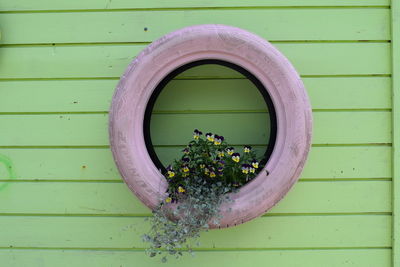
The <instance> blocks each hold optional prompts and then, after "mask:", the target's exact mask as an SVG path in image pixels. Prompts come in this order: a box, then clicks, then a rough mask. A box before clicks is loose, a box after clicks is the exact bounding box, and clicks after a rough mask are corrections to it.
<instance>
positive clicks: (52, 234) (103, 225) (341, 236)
mask: <svg viewBox="0 0 400 267" xmlns="http://www.w3.org/2000/svg"><path fill="white" fill-rule="evenodd" d="M148 226H149V223H148V222H145V221H144V218H137V217H58V216H56V217H54V216H46V217H37V216H2V217H1V220H0V228H1V229H7V231H3V233H2V238H1V239H0V247H10V246H12V247H68V248H111V247H114V248H142V247H143V246H144V244H143V242H142V239H141V236H142V235H143V234H144V233H146V231H147V229H148ZM371 229H373V230H371ZM200 241H201V247H202V248H216V249H218V248H287V247H293V248H302V247H307V248H309V247H329V248H332V247H360V248H362V247H389V246H390V245H391V216H389V215H344V216H343V215H335V216H272V217H261V218H258V219H255V220H253V221H250V222H247V223H245V224H242V225H239V226H237V227H233V228H228V229H223V230H213V231H210V232H207V233H204V234H203V235H202V237H201V239H200Z"/></svg>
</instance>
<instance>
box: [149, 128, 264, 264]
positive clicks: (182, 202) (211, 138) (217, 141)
mask: <svg viewBox="0 0 400 267" xmlns="http://www.w3.org/2000/svg"><path fill="white" fill-rule="evenodd" d="M260 167H261V166H259V161H258V160H257V158H256V154H255V152H254V151H252V150H251V147H250V146H245V147H244V150H243V154H242V155H240V153H237V152H235V151H234V148H233V147H230V146H229V145H228V144H227V143H226V142H225V140H224V137H223V136H218V135H214V134H212V133H207V134H206V135H205V138H204V137H203V135H202V132H200V131H199V130H197V129H196V130H195V131H194V140H193V141H191V142H189V144H188V146H187V147H186V148H185V149H184V150H183V156H182V157H181V158H180V159H179V160H175V161H174V163H173V164H172V165H170V166H168V167H167V169H166V173H165V177H166V179H167V181H168V189H167V193H168V197H167V198H166V199H164V200H162V201H161V203H160V205H159V207H158V208H157V209H155V210H154V211H153V217H152V218H150V221H151V229H150V232H149V233H148V234H145V235H144V236H143V241H145V242H149V243H150V248H149V249H148V250H147V253H148V254H149V256H151V257H154V256H156V255H162V261H163V262H165V261H166V260H167V258H166V256H167V255H174V256H176V257H179V256H181V255H182V252H183V251H189V252H191V253H192V243H193V242H194V241H195V239H196V238H198V237H199V235H200V232H201V231H204V230H205V231H206V230H208V229H209V227H210V225H209V224H210V223H211V224H213V225H218V224H219V221H220V219H221V215H220V209H219V208H220V206H221V204H222V203H224V202H229V201H231V200H230V199H229V195H227V194H226V193H229V192H234V191H236V190H238V189H239V188H240V186H242V185H244V184H245V183H247V182H249V181H250V180H252V179H253V178H254V177H255V176H256V174H257V170H258V169H260Z"/></svg>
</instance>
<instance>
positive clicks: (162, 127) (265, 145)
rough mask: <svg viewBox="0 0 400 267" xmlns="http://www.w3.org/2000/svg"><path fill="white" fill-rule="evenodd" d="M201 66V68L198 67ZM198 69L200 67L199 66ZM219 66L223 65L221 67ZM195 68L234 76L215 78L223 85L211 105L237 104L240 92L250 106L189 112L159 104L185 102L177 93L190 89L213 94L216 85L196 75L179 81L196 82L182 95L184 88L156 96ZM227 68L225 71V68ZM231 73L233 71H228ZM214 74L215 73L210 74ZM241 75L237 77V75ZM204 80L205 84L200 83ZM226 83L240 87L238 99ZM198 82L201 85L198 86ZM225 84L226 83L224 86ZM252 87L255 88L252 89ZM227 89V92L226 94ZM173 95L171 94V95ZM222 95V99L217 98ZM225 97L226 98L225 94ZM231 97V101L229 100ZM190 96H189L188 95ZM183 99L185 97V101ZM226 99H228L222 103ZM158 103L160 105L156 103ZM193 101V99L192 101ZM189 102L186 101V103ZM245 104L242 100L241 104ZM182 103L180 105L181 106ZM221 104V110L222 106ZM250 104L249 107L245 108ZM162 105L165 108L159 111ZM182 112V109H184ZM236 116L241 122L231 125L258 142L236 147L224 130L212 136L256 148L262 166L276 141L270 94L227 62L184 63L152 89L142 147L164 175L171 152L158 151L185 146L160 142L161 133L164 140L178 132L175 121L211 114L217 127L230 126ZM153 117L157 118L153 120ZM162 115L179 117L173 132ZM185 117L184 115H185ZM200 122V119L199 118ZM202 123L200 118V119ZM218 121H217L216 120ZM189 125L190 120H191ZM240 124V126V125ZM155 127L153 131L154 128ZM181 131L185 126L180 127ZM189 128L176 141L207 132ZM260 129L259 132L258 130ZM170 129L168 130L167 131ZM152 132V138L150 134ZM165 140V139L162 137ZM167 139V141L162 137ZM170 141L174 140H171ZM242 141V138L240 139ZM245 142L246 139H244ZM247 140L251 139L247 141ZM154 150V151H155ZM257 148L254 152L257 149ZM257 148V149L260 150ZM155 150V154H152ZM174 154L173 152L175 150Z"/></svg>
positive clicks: (237, 120) (210, 60) (246, 74)
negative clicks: (223, 72)
mask: <svg viewBox="0 0 400 267" xmlns="http://www.w3.org/2000/svg"><path fill="white" fill-rule="evenodd" d="M202 65H204V66H202ZM216 65H219V66H217V67H219V68H215V66H216ZM200 66H202V67H200ZM221 66H223V67H222V68H221ZM196 67H200V68H207V69H209V70H211V71H216V72H218V71H221V70H222V71H223V69H225V70H226V69H227V68H229V69H230V71H231V72H230V74H234V76H232V75H231V79H226V78H221V79H218V82H220V84H219V85H223V87H224V89H222V91H223V92H222V91H221V90H219V89H218V90H219V92H218V93H216V95H218V99H217V100H216V101H214V102H216V103H221V104H222V103H223V102H224V101H228V102H229V99H234V98H236V101H238V100H239V101H240V100H241V99H240V98H241V97H243V93H245V94H246V93H249V94H250V95H252V98H250V99H248V100H252V101H254V102H255V103H254V106H253V105H252V103H251V102H250V101H247V102H248V103H247V106H246V104H245V105H243V106H241V107H239V109H236V110H235V109H229V110H224V109H221V108H218V110H215V109H212V110H210V109H208V110H207V109H206V110H204V109H202V110H192V109H191V107H187V106H185V105H184V107H183V108H184V109H182V108H180V107H176V106H175V107H174V108H171V107H170V106H169V107H167V106H168V104H167V105H163V104H165V103H166V102H168V100H171V99H172V100H175V98H178V101H174V102H175V104H176V102H178V103H177V104H179V101H185V100H182V99H179V94H190V93H192V94H193V92H194V91H193V90H197V89H198V90H200V91H202V90H204V93H205V94H214V91H213V90H214V89H213V88H215V86H218V85H216V84H213V85H212V86H211V88H210V86H209V85H210V83H215V82H216V81H214V80H210V79H199V77H198V76H197V77H196V78H194V79H184V80H179V81H180V82H184V83H186V85H189V86H190V84H189V83H191V84H192V85H194V84H195V83H197V84H196V85H195V86H194V88H190V89H189V90H187V91H186V92H185V88H182V86H181V88H178V90H175V91H174V92H173V93H172V92H171V93H172V94H171V93H170V94H169V96H166V97H159V96H160V94H162V92H163V93H165V91H163V89H164V88H166V87H167V88H166V89H167V90H171V88H172V87H171V86H170V84H169V82H170V81H171V80H173V79H174V78H175V77H177V76H178V75H180V74H182V73H184V72H185V71H187V70H190V71H195V70H196V69H198V68H196ZM226 67H227V68H226ZM232 70H233V71H232ZM214 74H216V73H214ZM240 74H241V75H240ZM175 81H176V80H175ZM204 81H207V82H204ZM229 82H230V83H231V85H232V83H234V87H235V88H240V86H241V85H243V87H242V88H240V90H241V91H242V94H240V92H239V95H238V96H235V94H236V93H237V92H235V90H233V92H232V93H231V92H230V91H229V88H228V89H227V88H226V87H227V85H228V86H229ZM201 83H202V84H201ZM227 83H228V84H227ZM202 86H207V88H204V89H202V88H201V87H202ZM254 87H255V88H254ZM226 90H228V91H226ZM174 94H175V95H174ZM224 94H225V96H226V98H225V99H224V98H221V95H222V97H223V96H224ZM227 94H228V95H227ZM232 96H233V98H232ZM189 97H190V95H189ZM193 97H196V98H197V97H199V95H198V94H197V93H196V94H194V96H193ZM183 99H185V97H183ZM186 99H187V98H186ZM226 99H228V100H226ZM159 100H161V102H160V101H159ZM198 100H199V101H201V99H198ZM196 101H197V100H196ZM190 102H192V101H189V103H190ZM234 102H235V101H234ZM244 102H246V101H244ZM182 104H184V103H182ZM225 104H232V105H235V103H225ZM225 104H224V105H223V106H224V107H225V106H226V105H225ZM249 105H251V106H249ZM163 106H165V107H164V108H163ZM155 107H156V109H157V108H160V107H161V108H160V110H154V108H155ZM185 109H186V110H185ZM237 113H239V114H241V117H242V118H241V119H234V121H233V123H238V124H239V125H236V127H233V128H236V129H238V127H241V128H243V129H245V130H243V131H240V132H241V134H242V135H245V134H246V133H247V134H249V136H253V135H257V136H258V138H257V139H260V138H261V139H262V141H261V142H260V140H258V142H255V143H254V142H248V143H244V144H238V143H235V142H231V140H230V139H229V133H227V132H225V129H222V131H220V130H218V132H213V133H216V134H221V135H223V136H225V137H227V141H228V143H230V144H232V145H234V146H235V145H256V150H258V152H261V151H263V152H264V153H263V154H264V155H263V160H262V161H261V164H262V165H265V164H266V163H267V161H268V159H269V157H270V155H271V154H272V151H273V149H274V145H275V141H276V134H277V125H276V124H277V122H276V114H275V108H274V105H273V102H272V100H271V97H270V95H269V94H268V92H267V90H266V88H265V87H264V86H263V84H262V83H261V82H260V81H259V80H258V79H257V77H255V76H254V75H253V74H252V73H250V72H249V71H247V70H246V69H244V68H242V67H240V66H238V65H236V64H233V63H230V62H226V61H222V60H215V59H207V60H199V61H194V62H191V63H188V64H186V65H183V66H181V67H179V68H177V69H175V70H174V71H172V72H171V73H169V74H168V75H167V76H165V77H164V79H162V80H161V82H160V83H159V84H158V85H157V87H156V88H155V90H154V91H153V93H152V95H151V97H150V99H149V101H148V103H147V106H146V111H145V118H144V121H143V131H144V138H145V144H146V148H147V151H148V153H149V155H150V157H151V159H152V161H153V163H154V164H155V165H156V167H157V168H158V169H160V170H161V172H162V173H165V165H166V164H167V162H168V163H171V162H172V161H171V158H170V159H169V161H166V158H168V156H164V155H165V154H169V155H171V153H170V152H169V153H168V152H167V153H162V152H161V153H160V150H164V151H167V150H169V151H171V150H173V148H174V147H175V148H176V147H179V145H183V144H186V143H183V144H182V141H181V140H180V141H181V142H180V143H179V144H176V143H168V142H167V143H165V142H164V143H163V142H162V141H160V140H162V139H163V133H165V135H166V136H167V137H170V136H171V135H173V134H174V133H173V132H172V131H175V133H176V131H179V128H177V126H176V124H177V123H179V121H181V120H182V119H185V114H191V115H192V118H193V116H212V115H216V116H217V117H219V119H220V120H221V124H222V125H224V124H226V123H230V122H232V116H233V117H235V116H239V115H238V114H237ZM155 116H156V117H157V118H155ZM166 116H169V117H170V118H171V117H174V116H175V117H177V116H178V117H179V116H180V117H181V118H180V119H178V120H177V121H175V123H173V124H175V125H172V128H175V129H167V128H168V127H169V126H170V125H169V124H168V123H169V122H170V119H168V118H167V117H166ZM226 116H229V117H230V119H227V117H226ZM186 118H187V116H186ZM215 119H216V117H214V124H215ZM200 120H201V119H200ZM203 120H204V119H203ZM217 120H218V119H217ZM194 121H198V120H194ZM192 122H193V120H192ZM240 124H243V125H240ZM257 124H263V125H257ZM154 128H155V129H154ZM183 128H185V127H183ZM192 128H193V129H188V131H189V132H187V130H186V129H185V130H184V132H182V133H179V134H177V135H178V138H179V136H184V137H187V136H189V137H191V133H192V131H193V130H194V129H195V128H199V129H200V130H202V131H209V130H210V129H208V127H207V125H206V126H205V127H204V128H201V127H200V126H198V125H194V126H193V127H192ZM228 128H232V127H228ZM260 128H263V129H260ZM171 130H172V131H171ZM154 132H156V133H157V134H156V136H154V134H152V133H154ZM164 137H165V136H164ZM166 139H168V138H166ZM172 139H174V138H172ZM180 139H182V140H183V139H184V140H187V139H185V138H180ZM242 139H243V138H242ZM246 141H248V140H246ZM250 141H251V140H250ZM155 147H156V149H155ZM257 148H258V149H257ZM260 148H261V149H260ZM156 150H158V152H157V151H156ZM180 150H181V149H178V151H180ZM175 151H176V149H175ZM172 154H173V155H176V157H175V158H177V157H178V156H179V154H177V153H176V152H175V153H174V152H173V153H172ZM259 154H261V155H262V152H261V153H259Z"/></svg>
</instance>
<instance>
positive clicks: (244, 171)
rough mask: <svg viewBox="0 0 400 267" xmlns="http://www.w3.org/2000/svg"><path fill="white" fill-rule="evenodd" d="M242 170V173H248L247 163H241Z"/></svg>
mask: <svg viewBox="0 0 400 267" xmlns="http://www.w3.org/2000/svg"><path fill="white" fill-rule="evenodd" d="M242 172H243V173H244V174H248V173H249V165H248V164H243V165H242Z"/></svg>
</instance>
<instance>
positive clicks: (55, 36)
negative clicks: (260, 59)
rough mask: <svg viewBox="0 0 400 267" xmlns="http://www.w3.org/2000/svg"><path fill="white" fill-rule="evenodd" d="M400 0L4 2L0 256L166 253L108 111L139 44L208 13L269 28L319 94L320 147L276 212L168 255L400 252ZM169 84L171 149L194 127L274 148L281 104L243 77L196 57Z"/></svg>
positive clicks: (355, 262) (162, 138) (49, 262)
mask: <svg viewBox="0 0 400 267" xmlns="http://www.w3.org/2000/svg"><path fill="white" fill-rule="evenodd" d="M396 8H397V9H399V6H397V7H396ZM392 11H393V10H391V4H390V2H389V0H325V1H321V0H286V1H282V0H251V1H250V0H240V1H236V2H231V1H224V0H215V1H201V0H192V1H186V0H172V1H162V0H155V1H144V0H86V1H81V0H71V1H62V0H57V1H49V0H38V1H30V0H19V1H17V0H2V1H1V4H0V29H1V40H0V43H1V47H0V181H1V182H0V229H1V230H0V266H7V267H8V266H18V267H19V266H85V267H87V266H96V267H97V266H158V265H159V264H160V262H159V261H158V260H154V259H150V258H148V257H147V256H145V255H144V252H143V243H142V241H141V238H140V236H141V235H142V234H143V233H144V232H145V231H146V227H147V223H146V222H145V221H144V217H146V216H149V215H150V211H149V210H148V209H147V208H145V207H144V206H143V205H142V204H141V203H140V202H139V201H138V200H137V199H136V197H134V196H133V195H132V194H131V193H130V191H129V190H128V188H127V187H126V186H125V184H124V183H123V182H122V180H121V178H120V176H119V174H118V171H117V169H116V167H115V165H114V162H113V159H112V156H111V152H110V149H109V143H108V122H107V119H108V117H107V114H108V109H109V105H110V100H111V97H112V93H113V91H114V87H115V85H116V83H117V82H118V79H119V76H120V75H121V74H122V73H123V71H124V69H125V67H126V66H127V65H128V63H129V62H130V61H131V60H132V58H134V57H135V55H136V54H137V53H138V52H139V51H140V50H141V49H143V48H144V47H145V46H146V45H147V44H148V43H150V42H151V41H153V40H155V39H157V38H158V37H160V36H162V35H163V34H165V33H168V32H170V31H173V30H176V29H179V28H182V27H184V26H189V25H195V24H205V23H221V24H228V25H233V26H238V27H241V28H243V29H246V30H249V31H251V32H254V33H256V34H259V35H260V36H262V37H264V38H265V39H267V40H270V41H271V42H272V43H273V44H274V45H275V46H276V47H277V48H278V49H279V50H280V51H282V52H283V53H284V54H285V55H286V56H287V57H288V58H289V59H290V60H291V61H292V63H293V64H294V65H295V67H296V68H297V70H298V71H299V73H300V74H301V76H302V78H303V81H304V83H305V86H306V88H307V91H308V93H309V96H310V98H311V103H312V107H313V116H314V136H313V145H312V149H311V152H310V156H309V160H308V162H307V165H306V167H305V170H304V172H303V174H302V176H301V179H300V181H299V182H298V183H297V184H296V185H295V187H294V188H293V190H292V191H290V193H289V194H288V195H287V197H286V198H285V199H284V200H283V201H282V202H281V203H279V204H278V205H277V206H276V207H275V208H273V209H272V210H271V211H270V212H269V213H267V214H266V215H264V216H262V217H260V218H258V219H256V220H254V221H251V222H249V223H246V224H243V225H240V226H237V227H234V228H229V229H225V230H213V231H210V232H208V233H205V234H204V235H203V237H202V239H201V247H200V248H199V249H198V251H197V253H196V256H195V258H191V257H190V256H187V257H184V258H183V259H181V260H179V261H174V260H171V261H170V262H168V263H167V264H166V265H165V266H204V265H205V264H207V265H209V266H230V267H236V266H237V267H238V266H279V267H286V266H307V267H311V266H332V267H339V266H357V267H366V266H371V267H372V266H373V267H376V266H379V267H384V266H400V262H398V261H396V260H397V258H400V256H399V254H400V250H399V248H397V245H396V244H397V243H396V242H400V240H398V239H394V241H393V239H392V235H393V228H392V225H394V226H395V227H396V226H397V225H400V221H399V220H398V219H396V220H395V221H393V216H392V215H396V214H397V213H395V212H394V211H395V210H398V211H399V207H398V206H397V205H394V206H393V205H392V197H393V196H395V195H396V192H397V193H400V187H399V186H398V185H397V183H395V185H396V187H394V186H393V184H392V183H393V182H395V180H394V179H392V178H393V171H394V170H395V171H396V166H397V165H394V164H392V163H393V156H392V153H393V146H392V144H393V145H395V144H398V145H400V143H399V139H398V138H397V137H396V138H397V139H396V138H395V139H394V140H396V142H397V143H393V135H392V129H398V124H394V121H392V120H393V117H392V108H393V110H395V107H394V106H393V105H392V92H393V91H394V90H392V81H394V79H395V78H396V77H398V76H395V75H392V70H397V72H399V67H398V65H397V66H396V67H394V66H395V65H394V63H393V62H394V61H393V60H392V55H397V58H398V59H399V54H398V53H397V54H396V53H392V45H393V43H391V40H395V38H392V33H391V29H392V27H391V24H392V21H394V17H393V16H392V15H391V13H393V14H394V11H393V12H392ZM145 28H147V30H145ZM393 29H396V28H393ZM398 29H399V28H397V30H396V31H393V33H396V32H397V38H399V35H400V32H399V30H398ZM396 45H397V43H396ZM396 47H398V46H396ZM398 51H400V50H398ZM392 63H393V66H392ZM394 74H395V73H394ZM397 75H400V73H397ZM397 79H398V78H397ZM167 89H168V90H166V91H165V93H163V96H162V98H160V101H159V102H158V103H157V105H156V107H155V110H154V114H153V119H154V122H153V123H152V135H153V139H154V144H155V147H156V150H157V153H159V155H160V157H161V158H162V159H163V160H164V161H165V162H167V161H169V160H170V159H171V158H172V157H173V156H174V155H176V153H177V152H178V151H179V150H180V149H181V146H182V145H183V144H184V143H185V141H186V140H187V138H190V136H191V131H192V130H193V126H195V127H199V128H202V129H205V130H208V129H209V130H213V129H214V130H215V131H218V133H220V134H223V135H227V136H229V138H230V140H231V141H232V142H233V143H234V144H237V145H240V144H243V143H251V144H253V145H255V146H256V147H259V148H261V149H262V148H263V147H265V145H266V143H265V140H266V136H267V135H268V131H269V130H268V125H266V124H265V119H266V117H267V116H268V113H267V112H266V109H265V105H264V104H263V103H262V101H260V99H259V98H258V97H257V92H256V91H255V90H254V88H253V89H252V88H251V86H250V85H249V83H248V81H247V80H246V79H244V78H243V77H241V76H240V75H238V74H236V73H234V72H232V71H229V70H224V69H221V68H199V69H193V70H190V71H188V72H186V73H184V74H182V75H181V76H179V77H178V78H177V79H175V80H174V81H172V82H171V83H170V84H169V85H168V88H167ZM217 89H218V90H217ZM231 90H234V91H235V94H232V95H231V96H230V100H229V101H222V102H221V101H220V100H218V99H221V98H223V97H224V95H225V94H226V92H228V91H229V92H231ZM211 94H212V95H213V96H215V97H210V95H211ZM190 96H195V101H193V98H192V99H188V97H189V98H190ZM395 96H396V97H397V99H398V95H395ZM396 101H397V102H396ZM396 101H394V100H393V103H397V105H398V106H397V108H399V106H400V101H398V100H396ZM395 114H400V113H398V111H397V113H395ZM397 117H399V116H397ZM165 121H168V127H165ZM189 121H190V122H191V123H188V122H189ZM192 121H194V122H195V123H193V122H192ZM249 121H250V122H252V123H253V124H252V125H249V126H248V127H249V128H247V127H243V130H241V131H239V132H237V134H232V135H231V134H230V133H228V134H225V133H224V132H223V131H225V129H231V128H229V127H231V125H233V124H235V123H239V124H240V123H241V124H243V125H246V123H249ZM257 125H260V126H257ZM396 125H397V126H396ZM395 126H396V127H395ZM207 127H208V128H207ZM164 129H165V133H164V132H163V133H162V132H161V131H164ZM395 148H396V146H395ZM396 151H397V150H396ZM397 153H398V152H397ZM399 155H400V154H399ZM395 162H397V163H398V164H399V163H400V162H399V160H397V161H395ZM397 172H398V171H397ZM397 172H395V173H396V175H398V174H397ZM397 178H399V177H397ZM393 188H395V189H393ZM396 188H399V189H398V190H397V191H396ZM392 190H393V191H392ZM395 200H396V201H397V202H394V204H397V203H398V202H399V201H398V200H397V198H395ZM399 204H400V203H399ZM394 218H397V216H395V217H394ZM393 222H394V223H393ZM394 229H395V230H396V229H397V228H394ZM397 231H398V230H397ZM395 236H396V235H395ZM399 238H400V237H399ZM396 240H398V241H396ZM392 248H395V249H394V250H393V249H392ZM396 251H397V253H394V252H396ZM396 257H397V258H396Z"/></svg>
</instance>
